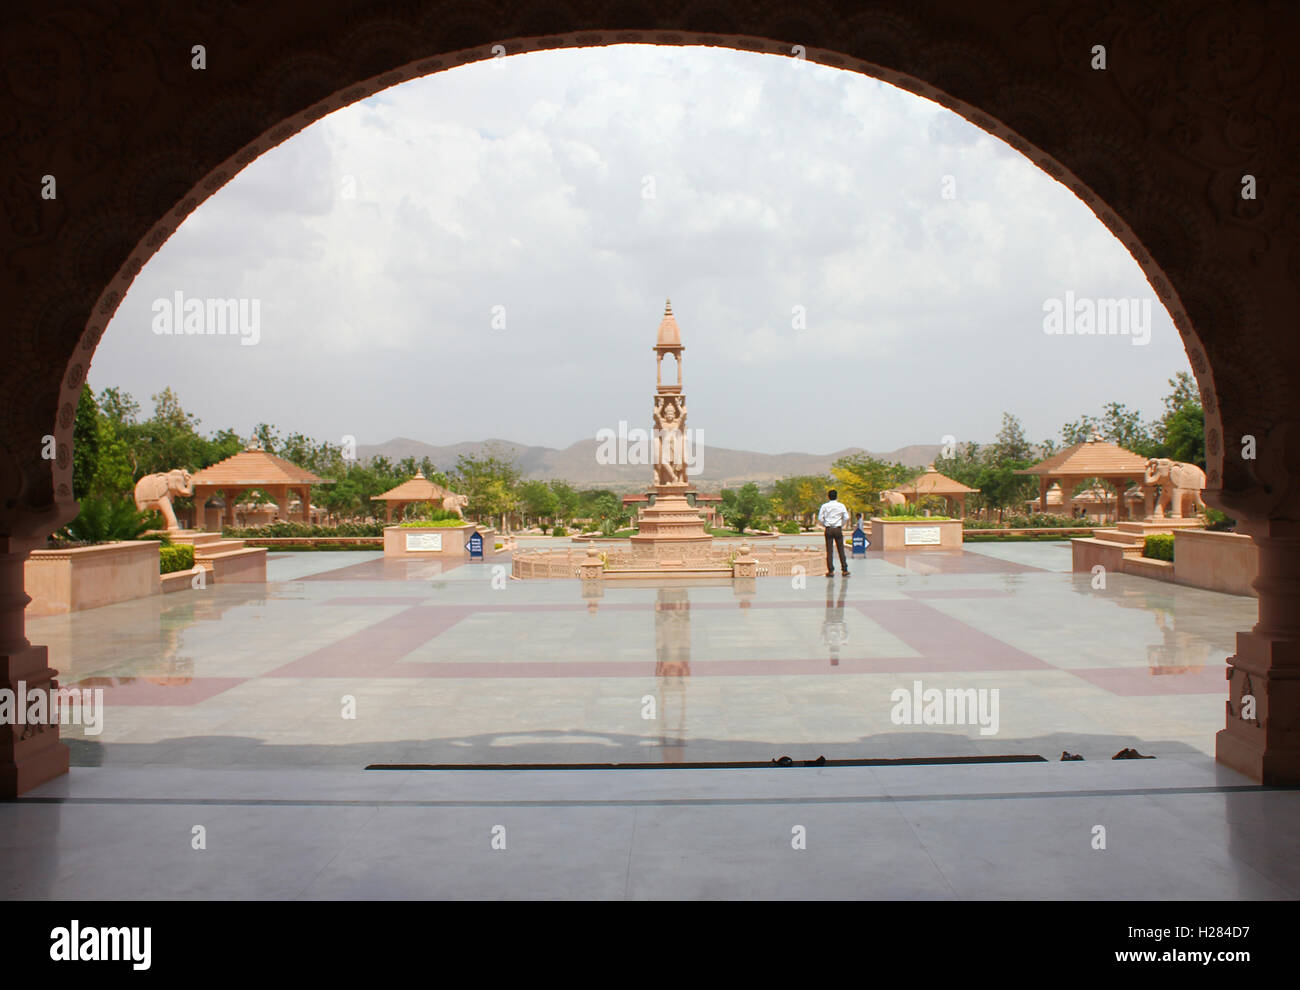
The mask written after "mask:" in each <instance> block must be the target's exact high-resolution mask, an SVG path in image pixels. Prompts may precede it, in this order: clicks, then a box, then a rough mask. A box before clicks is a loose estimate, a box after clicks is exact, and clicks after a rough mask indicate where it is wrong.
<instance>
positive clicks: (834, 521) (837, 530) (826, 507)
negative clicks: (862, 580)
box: [817, 488, 852, 577]
mask: <svg viewBox="0 0 1300 990" xmlns="http://www.w3.org/2000/svg"><path fill="white" fill-rule="evenodd" d="M839 496H840V493H839V492H837V491H836V490H835V489H834V488H832V489H831V490H830V491H828V492H827V493H826V501H825V502H823V503H822V504H821V508H819V509H818V510H817V522H818V524H819V525H820V526H822V527H823V528H824V529H825V531H826V576H827V577H830V576H831V575H832V574H834V573H835V559H834V558H833V557H832V556H831V546H832V545H834V546H836V547H838V548H839V551H840V570H841V571H843V572H844V574H845V576H846V577H847V576H848V573H849V560H848V558H847V557H845V556H844V524H845V523H847V522H848V521H849V519H851V518H852V517H851V516H850V515H849V510H848V509H847V508H846V507H845V505H844V503H843V502H841V501H840V500H839Z"/></svg>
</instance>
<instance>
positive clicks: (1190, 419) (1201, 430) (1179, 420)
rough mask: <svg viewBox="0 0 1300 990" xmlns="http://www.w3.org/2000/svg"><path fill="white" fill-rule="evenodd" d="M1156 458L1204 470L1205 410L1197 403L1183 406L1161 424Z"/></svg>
mask: <svg viewBox="0 0 1300 990" xmlns="http://www.w3.org/2000/svg"><path fill="white" fill-rule="evenodd" d="M1162 425H1163V428H1164V440H1163V441H1162V442H1161V443H1160V446H1159V452H1158V456H1160V457H1170V458H1173V459H1174V460H1175V461H1185V462H1186V463H1188V464H1195V465H1197V466H1198V467H1200V468H1201V469H1204V468H1205V410H1204V409H1202V408H1201V405H1200V403H1199V402H1197V403H1190V404H1188V405H1186V406H1183V407H1182V408H1181V409H1179V410H1178V411H1177V412H1175V413H1172V414H1171V415H1169V416H1168V417H1166V419H1165V420H1164V422H1163V424H1162Z"/></svg>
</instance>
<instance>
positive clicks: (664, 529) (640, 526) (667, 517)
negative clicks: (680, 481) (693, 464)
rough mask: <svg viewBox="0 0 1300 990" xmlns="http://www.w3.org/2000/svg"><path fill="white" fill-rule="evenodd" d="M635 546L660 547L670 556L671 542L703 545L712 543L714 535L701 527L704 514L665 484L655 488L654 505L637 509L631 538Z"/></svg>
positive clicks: (672, 543)
mask: <svg viewBox="0 0 1300 990" xmlns="http://www.w3.org/2000/svg"><path fill="white" fill-rule="evenodd" d="M631 541H632V546H633V548H634V549H636V548H645V547H651V546H653V547H655V548H656V555H658V553H657V551H658V550H659V549H660V548H663V550H664V551H665V553H667V554H669V555H670V556H671V548H672V546H673V545H696V546H698V545H704V544H709V543H712V542H713V534H712V533H710V532H709V531H708V530H707V529H705V528H704V517H703V515H702V513H701V512H700V510H699V509H697V508H696V507H695V506H693V505H691V503H690V502H689V501H687V499H686V486H685V485H683V486H681V489H680V490H678V489H676V488H673V487H670V486H667V485H664V486H660V487H659V488H657V489H656V497H655V503H654V505H649V506H646V507H645V508H643V509H641V510H639V511H638V512H637V533H636V535H635V536H632V537H631Z"/></svg>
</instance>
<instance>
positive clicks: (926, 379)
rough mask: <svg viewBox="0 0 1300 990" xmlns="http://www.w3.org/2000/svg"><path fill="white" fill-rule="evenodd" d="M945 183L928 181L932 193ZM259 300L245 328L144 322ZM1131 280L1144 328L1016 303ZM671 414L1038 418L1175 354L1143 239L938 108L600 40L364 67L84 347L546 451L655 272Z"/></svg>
mask: <svg viewBox="0 0 1300 990" xmlns="http://www.w3.org/2000/svg"><path fill="white" fill-rule="evenodd" d="M945 191H947V193H948V195H945ZM178 291H179V292H181V293H182V294H183V297H184V298H186V299H189V298H199V299H204V298H207V297H218V298H231V297H234V298H244V299H249V300H254V299H255V300H258V301H259V306H260V328H259V331H260V332H259V340H258V342H257V344H256V345H255V346H243V345H241V343H240V342H239V340H238V339H237V338H233V337H221V336H192V335H191V336H186V335H172V336H167V335H160V334H157V333H155V313H156V310H155V301H156V300H160V299H167V300H171V299H174V298H175V293H176V292H178ZM1067 292H1071V293H1073V295H1074V296H1075V297H1084V298H1099V299H1101V298H1124V299H1127V298H1137V299H1149V300H1152V301H1153V302H1152V306H1151V326H1150V342H1149V343H1148V344H1147V345H1146V346H1135V345H1134V343H1133V338H1132V337H1130V336H1123V335H1118V336H1101V337H1089V336H1055V335H1048V334H1046V333H1044V330H1043V323H1044V303H1045V301H1047V300H1049V299H1064V298H1065V296H1066V293H1067ZM669 296H671V298H672V301H673V310H674V312H675V313H676V315H677V319H678V322H679V323H680V325H681V328H682V339H683V343H684V344H685V345H686V354H685V361H684V367H685V382H686V386H687V394H688V397H689V404H690V421H689V425H690V426H692V427H693V428H696V429H701V430H703V435H704V438H705V441H706V442H707V443H711V444H716V445H718V446H723V447H738V448H744V449H751V450H758V451H764V452H770V453H776V452H782V451H791V450H799V451H807V452H810V453H825V452H829V451H832V450H837V449H840V448H843V447H847V446H854V445H856V446H863V447H867V448H868V449H872V450H890V449H893V448H896V447H899V446H902V445H904V444H909V443H938V442H940V439H941V438H942V437H943V436H944V435H945V434H951V435H953V436H955V437H957V438H958V439H959V440H966V439H974V440H988V439H991V438H992V436H993V434H994V433H996V431H997V429H998V425H999V422H1000V419H1001V414H1002V411H1003V410H1008V411H1011V412H1014V413H1016V414H1017V415H1019V416H1020V417H1021V419H1022V421H1023V422H1024V424H1025V426H1026V429H1027V432H1028V433H1029V436H1030V437H1031V438H1032V439H1035V440H1038V439H1042V438H1045V437H1048V436H1056V435H1057V433H1058V431H1059V429H1060V426H1061V424H1062V423H1063V422H1065V421H1066V420H1071V419H1075V418H1077V417H1078V416H1079V415H1080V414H1082V413H1085V412H1098V411H1100V407H1101V405H1102V403H1103V402H1105V401H1107V400H1111V399H1115V400H1118V401H1122V402H1125V403H1128V404H1129V405H1130V406H1137V407H1138V408H1140V409H1142V410H1143V412H1144V413H1145V414H1146V415H1147V417H1148V418H1152V417H1154V416H1155V415H1156V414H1157V413H1158V412H1159V410H1160V398H1161V396H1162V395H1164V393H1165V392H1166V391H1167V387H1166V379H1168V378H1170V377H1172V376H1173V374H1174V373H1175V372H1177V371H1180V370H1186V369H1187V359H1186V355H1185V353H1184V351H1183V348H1182V343H1181V341H1180V340H1179V337H1178V334H1177V331H1176V330H1175V329H1174V327H1173V325H1172V323H1171V321H1170V320H1169V317H1168V314H1167V313H1166V312H1165V311H1164V310H1163V309H1162V308H1161V307H1160V306H1159V305H1158V304H1157V303H1155V302H1154V294H1153V293H1152V291H1151V288H1150V286H1149V285H1148V284H1147V282H1146V280H1145V278H1144V277H1143V275H1142V273H1141V271H1140V269H1139V268H1138V266H1137V263H1136V262H1135V261H1134V260H1133V259H1132V257H1131V256H1130V255H1129V254H1128V252H1127V251H1126V250H1125V249H1124V248H1123V246H1122V245H1121V244H1120V243H1119V242H1118V241H1117V240H1115V238H1114V237H1113V236H1112V235H1111V234H1110V233H1109V232H1108V231H1107V230H1106V229H1105V228H1104V227H1103V226H1102V224H1101V222H1100V221H1099V220H1097V219H1096V217H1094V216H1093V214H1092V213H1091V212H1090V211H1089V210H1088V209H1087V208H1086V207H1085V206H1084V205H1083V204H1082V203H1081V202H1079V201H1078V200H1077V199H1076V198H1075V197H1074V196H1073V195H1072V194H1071V193H1070V192H1069V191H1068V190H1067V189H1065V187H1063V186H1061V185H1058V184H1057V183H1055V182H1054V181H1052V180H1051V179H1050V178H1048V176H1047V175H1045V174H1044V173H1042V172H1040V171H1039V170H1038V169H1036V168H1035V167H1034V166H1032V165H1031V164H1030V163H1029V162H1028V161H1027V160H1025V159H1024V158H1022V157H1021V156H1020V155H1019V154H1018V153H1016V152H1014V151H1012V150H1011V149H1010V148H1009V147H1007V146H1006V145H1004V144H1002V143H1001V142H999V141H997V140H996V139H994V138H992V137H990V136H988V135H987V134H985V133H984V132H982V131H980V130H979V129H977V128H976V127H974V126H973V125H970V124H968V123H966V122H965V121H964V120H962V119H961V118H959V117H957V116H955V115H953V114H952V113H950V112H948V111H946V110H944V109H942V108H941V107H939V106H937V105H935V104H932V103H928V102H926V101H924V100H921V99H918V98H916V97H915V96H912V95H910V94H908V93H905V92H903V91H902V90H898V89H894V88H892V87H890V86H888V85H885V84H883V83H881V82H878V81H876V80H874V79H870V78H867V77H865V76H861V75H857V74H854V73H849V72H843V71H839V70H835V69H830V68H823V67H821V66H816V65H812V64H809V63H805V62H798V61H795V60H792V59H785V58H778V57H775V56H769V55H755V54H749V53H741V52H731V51H723V50H717V49H705V48H655V47H649V46H617V47H611V48H599V49H583V50H568V51H559V52H547V53H539V54H530V55H522V56H516V57H511V58H504V59H497V60H493V61H490V62H485V63H479V64H475V65H470V66H466V67H463V68H458V69H453V70H450V71H447V72H442V73H438V74H436V75H434V76H430V77H427V78H425V79H420V80H416V81H414V82H411V83H407V84H405V85H402V86H398V87H396V88H394V89H390V90H387V91H385V92H383V93H380V94H378V95H377V96H375V97H373V98H371V99H369V100H366V101H365V102H363V103H359V104H356V105H354V106H351V107H348V108H346V109H344V110H341V111H339V112H338V113H335V114H332V115H330V116H329V117H326V118H324V119H323V120H321V121H320V122H318V123H317V124H315V125H313V126H312V127H310V128H308V129H307V130H305V131H303V132H302V133H300V134H299V135H297V136H296V137H294V138H292V139H291V140H289V141H288V142H286V143H285V144H282V145H280V146H279V147H278V148H276V149H274V150H272V151H271V152H269V153H268V154H266V155H264V156H262V157H261V158H260V159H258V160H257V161H255V162H253V163H252V164H251V165H250V166H249V167H248V168H247V169H245V170H244V171H243V172H242V173H240V174H239V175H238V176H236V177H235V178H234V179H233V180H232V181H231V182H230V183H229V184H228V185H227V186H226V187H225V188H223V189H221V190H220V191H219V192H218V193H217V194H216V195H214V196H213V197H212V198H211V199H209V200H208V201H207V202H206V203H205V204H204V205H203V206H201V207H200V208H199V209H198V210H197V211H196V212H195V213H194V214H193V215H192V216H191V217H190V219H189V220H187V221H186V222H185V224H184V225H183V226H182V227H181V228H180V230H178V231H177V233H176V234H175V235H174V236H173V237H172V238H171V240H170V241H169V242H168V243H167V244H166V245H165V246H164V247H163V249H162V251H160V252H159V253H158V255H156V256H155V257H154V259H153V260H152V261H150V262H149V264H148V265H147V266H146V267H145V269H144V271H143V272H142V273H141V275H140V276H139V278H137V279H136V281H135V284H134V285H133V287H132V288H131V290H130V292H129V293H128V295H127V297H126V299H125V301H124V302H123V304H122V306H121V308H120V309H119V310H118V313H117V315H116V316H115V318H114V319H113V322H112V323H111V324H110V327H109V330H108V333H107V335H106V336H105V339H104V342H103V343H102V344H101V346H100V348H99V351H98V354H97V355H96V358H95V363H94V366H93V368H92V370H91V375H90V381H91V384H92V386H94V387H95V388H96V389H101V388H103V387H105V386H108V385H117V386H120V387H123V388H125V389H126V390H127V391H129V392H131V393H133V394H134V395H135V396H136V398H137V399H138V400H141V402H142V405H144V406H145V408H146V411H147V410H148V409H149V407H150V406H149V402H148V396H149V395H150V394H152V393H154V392H157V391H159V390H160V389H161V388H162V387H163V386H167V385H170V386H171V387H172V388H173V389H175V390H176V391H177V392H178V393H179V395H180V397H181V401H182V403H183V404H184V405H185V406H186V408H187V409H189V410H191V411H192V412H194V413H196V414H198V415H199V417H200V418H201V420H202V428H203V429H205V430H212V429H216V428H218V427H226V426H229V427H232V428H234V429H236V430H238V431H240V432H241V433H248V432H250V431H251V429H252V427H253V426H254V424H256V423H258V422H263V421H265V422H270V423H273V424H275V425H276V426H277V427H278V428H280V429H281V430H282V431H285V432H290V431H301V432H303V433H306V434H309V435H312V436H316V437H318V438H321V439H329V440H333V441H335V442H338V441H339V439H340V438H342V437H343V436H345V435H351V436H355V437H356V438H357V440H358V442H359V443H362V444H367V443H379V442H383V441H385V440H388V439H391V438H393V437H396V436H406V437H412V438H415V439H418V440H424V441H427V442H430V443H450V442H455V441H461V440H479V439H484V438H487V437H498V438H503V439H508V440H513V441H518V442H521V443H528V444H542V445H546V446H552V447H565V446H568V445H569V444H571V443H573V442H574V441H576V440H579V439H583V438H590V437H593V436H595V434H596V431H597V430H599V429H601V428H603V427H611V428H613V427H616V426H617V424H618V422H619V420H627V421H629V423H630V424H631V425H633V426H648V425H649V422H648V421H649V410H650V394H651V393H652V391H653V388H654V361H653V354H652V352H651V350H650V347H651V346H652V344H653V343H654V334H655V329H656V327H657V326H658V323H659V318H660V315H661V314H662V312H663V305H664V299H665V297H669Z"/></svg>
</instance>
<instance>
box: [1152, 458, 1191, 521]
mask: <svg viewBox="0 0 1300 990" xmlns="http://www.w3.org/2000/svg"><path fill="white" fill-rule="evenodd" d="M1142 483H1143V485H1144V486H1145V487H1146V489H1147V491H1148V492H1150V491H1152V490H1153V489H1154V488H1155V487H1156V486H1157V485H1158V486H1159V487H1160V494H1159V496H1158V497H1157V498H1156V501H1155V509H1154V511H1153V512H1152V515H1151V518H1152V519H1164V518H1165V515H1166V513H1168V516H1169V518H1170V519H1182V518H1183V513H1184V511H1185V510H1186V509H1187V507H1188V505H1189V504H1190V506H1191V512H1189V513H1187V514H1188V515H1196V514H1197V512H1198V510H1200V509H1204V508H1205V502H1204V501H1203V500H1202V498H1201V491H1202V489H1204V488H1205V472H1204V471H1202V470H1201V469H1200V468H1198V467H1197V466H1196V465H1195V464H1185V463H1183V462H1182V461H1172V460H1170V459H1169V458H1168V457H1153V458H1151V459H1150V460H1149V461H1147V469H1146V473H1145V475H1144V477H1143V479H1142Z"/></svg>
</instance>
